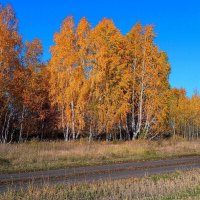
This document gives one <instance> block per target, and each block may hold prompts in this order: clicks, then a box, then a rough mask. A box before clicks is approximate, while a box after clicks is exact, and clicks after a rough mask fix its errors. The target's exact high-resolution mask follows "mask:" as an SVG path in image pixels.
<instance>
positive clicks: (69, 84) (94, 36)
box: [0, 5, 200, 143]
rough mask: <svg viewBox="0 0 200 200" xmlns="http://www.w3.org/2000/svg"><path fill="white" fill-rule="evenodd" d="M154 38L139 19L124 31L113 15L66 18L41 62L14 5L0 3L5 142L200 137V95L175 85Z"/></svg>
mask: <svg viewBox="0 0 200 200" xmlns="http://www.w3.org/2000/svg"><path fill="white" fill-rule="evenodd" d="M155 37H156V35H155V33H154V27H153V26H151V25H146V26H142V25H141V24H140V23H139V22H138V23H136V25H135V26H134V27H133V28H132V29H131V30H130V32H129V33H128V34H127V35H125V36H124V35H122V34H121V33H120V31H119V30H118V29H117V27H115V25H114V23H113V21H112V20H110V19H106V18H104V19H102V20H101V21H100V22H99V24H98V25H97V26H96V27H95V28H92V27H91V26H90V24H89V22H88V21H87V19H86V18H82V19H81V20H80V22H79V23H78V24H77V25H75V24H74V21H73V17H67V18H66V19H65V20H64V21H63V23H62V25H61V27H60V30H59V32H55V35H54V45H53V46H51V48H50V51H51V59H50V60H49V61H48V62H44V61H43V60H42V54H43V47H42V44H41V41H40V40H39V39H37V38H36V39H34V40H33V41H26V42H23V40H22V35H20V34H19V32H18V20H17V19H16V16H15V12H14V11H13V9H12V7H11V6H4V7H3V6H2V5H0V143H10V142H22V141H26V140H28V139H30V138H33V137H37V138H38V139H41V140H43V139H56V138H60V139H63V140H66V141H68V140H76V139H79V138H88V140H89V141H92V140H97V139H98V140H134V139H137V138H147V139H155V138H159V137H161V136H172V135H179V136H183V137H185V138H189V139H192V138H197V137H198V136H199V133H200V96H199V95H198V92H196V93H195V94H194V95H193V96H192V97H191V98H189V97H187V96H186V91H185V90H184V89H172V88H170V84H169V74H170V65H169V62H168V57H167V54H166V53H165V52H164V51H162V50H160V49H159V47H158V46H157V45H156V44H155V42H154V39H155Z"/></svg>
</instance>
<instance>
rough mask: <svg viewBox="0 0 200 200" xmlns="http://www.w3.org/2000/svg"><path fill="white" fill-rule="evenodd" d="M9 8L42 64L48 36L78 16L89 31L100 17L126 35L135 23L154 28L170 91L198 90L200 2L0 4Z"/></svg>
mask: <svg viewBox="0 0 200 200" xmlns="http://www.w3.org/2000/svg"><path fill="white" fill-rule="evenodd" d="M0 3H2V4H4V5H5V4H7V3H10V4H11V5H12V6H13V7H14V9H15V11H16V13H17V18H18V19H19V28H20V33H21V34H23V37H24V40H33V38H35V37H37V38H39V39H41V40H42V43H43V46H44V59H45V60H46V59H49V58H50V53H49V47H50V46H51V45H52V44H53V34H54V32H55V31H57V30H59V27H60V25H61V23H62V20H63V19H64V18H65V17H66V16H69V15H73V16H74V18H75V21H76V23H77V22H78V21H79V20H80V18H82V17H83V16H85V17H87V19H88V20H89V22H90V23H91V25H92V26H93V27H94V26H95V25H96V24H97V23H98V22H99V21H100V20H101V19H102V18H103V17H107V18H111V19H113V20H114V23H115V25H116V26H117V27H118V28H119V29H120V30H121V32H122V33H123V34H126V33H127V32H128V31H129V30H130V29H131V27H132V26H133V25H134V24H135V23H136V22H137V21H140V22H141V23H142V24H143V25H145V24H154V25H155V31H156V33H157V39H156V43H157V44H158V45H159V47H160V49H162V50H164V51H166V52H167V53H168V56H169V62H170V64H171V68H172V71H171V75H170V83H171V85H172V87H178V88H179V87H184V88H185V89H186V90H187V92H188V95H189V96H191V94H192V93H193V91H194V90H195V89H198V90H200V1H199V0H190V1H188V0H183V1H181V0H165V1H164V0H163V1H162V0H142V1H139V0H137V1H135V0H120V1H119V0H99V1H95V0H56V1H55V0H49V1H47V0H34V1H33V0H32V1H31V0H29V1H28V0H0Z"/></svg>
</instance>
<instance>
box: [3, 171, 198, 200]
mask: <svg viewBox="0 0 200 200" xmlns="http://www.w3.org/2000/svg"><path fill="white" fill-rule="evenodd" d="M0 199H1V200H5V199H6V200H9V199H16V200H17V199H21V200H25V199H26V200H27V199H32V200H39V199H48V200H50V199H52V200H56V199H61V200H62V199H63V200H64V199H66V200H67V199H70V200H73V199H74V200H79V199H80V200H84V199H85V200H92V199H101V200H118V199H126V200H129V199H130V200H132V199H140V200H143V199H145V200H147V199H163V200H164V199H166V200H167V199H168V200H169V199H200V170H193V171H188V172H184V173H183V172H177V173H174V174H168V175H161V176H150V177H145V178H137V179H136V178H135V179H127V180H118V181H106V182H99V183H95V184H91V183H90V184H78V185H73V186H64V185H60V186H54V187H53V186H44V187H43V188H34V187H31V186H30V187H29V189H28V190H27V191H18V192H15V191H12V190H10V191H8V192H6V193H4V194H2V195H1V196H0Z"/></svg>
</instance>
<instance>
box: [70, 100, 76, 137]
mask: <svg viewBox="0 0 200 200" xmlns="http://www.w3.org/2000/svg"><path fill="white" fill-rule="evenodd" d="M71 109H72V138H73V140H75V139H76V133H75V110H74V101H71Z"/></svg>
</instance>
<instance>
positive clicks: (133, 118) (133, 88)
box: [131, 43, 137, 136]
mask: <svg viewBox="0 0 200 200" xmlns="http://www.w3.org/2000/svg"><path fill="white" fill-rule="evenodd" d="M135 45H136V43H135ZM136 65H137V59H136V49H135V58H134V66H133V69H132V70H133V87H132V111H131V112H132V123H131V126H132V133H133V136H134V135H135V128H136V127H135V70H136Z"/></svg>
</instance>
